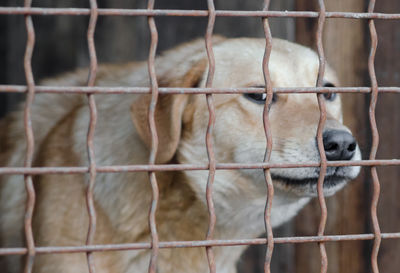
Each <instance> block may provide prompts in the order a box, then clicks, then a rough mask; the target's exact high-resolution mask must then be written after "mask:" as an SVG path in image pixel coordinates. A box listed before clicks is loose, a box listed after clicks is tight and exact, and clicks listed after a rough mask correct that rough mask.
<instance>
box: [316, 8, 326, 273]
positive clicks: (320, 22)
mask: <svg viewBox="0 0 400 273" xmlns="http://www.w3.org/2000/svg"><path fill="white" fill-rule="evenodd" d="M318 5H319V9H320V10H319V16H318V26H317V32H316V38H317V39H316V40H317V48H318V58H319V69H318V78H317V87H321V86H322V84H323V79H324V73H325V54H324V48H323V44H322V31H323V28H324V23H325V4H324V1H323V0H318ZM317 98H318V107H319V110H320V119H319V123H318V129H317V143H318V151H319V155H320V159H321V167H320V174H319V178H318V185H317V187H318V200H319V204H320V207H321V219H320V222H319V228H318V236H323V235H324V231H325V225H326V220H327V217H328V212H327V208H326V202H325V197H324V180H325V175H326V169H327V160H326V155H325V149H324V143H323V139H322V134H323V130H324V126H325V121H326V105H325V100H324V97H323V94H317ZM319 250H320V254H321V273H326V272H327V270H328V256H327V254H326V248H325V243H323V242H320V243H319Z"/></svg>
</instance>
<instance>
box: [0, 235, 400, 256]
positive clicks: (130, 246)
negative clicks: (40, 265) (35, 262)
mask: <svg viewBox="0 0 400 273" xmlns="http://www.w3.org/2000/svg"><path fill="white" fill-rule="evenodd" d="M373 239H374V234H348V235H325V236H299V237H278V238H274V243H276V244H293V243H316V242H340V241H357V240H373ZM382 239H400V232H392V233H382ZM266 243H267V239H266V238H258V239H231V240H201V241H170V242H159V247H160V248H189V247H206V246H240V245H263V244H266ZM150 248H151V244H150V243H127V244H107V245H90V246H42V247H35V251H36V254H56V253H58V254H62V253H78V252H99V251H123V250H139V249H150ZM26 253H27V249H26V248H24V247H16V248H0V256H1V255H24V254H26Z"/></svg>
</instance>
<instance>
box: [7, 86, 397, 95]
mask: <svg viewBox="0 0 400 273" xmlns="http://www.w3.org/2000/svg"><path fill="white" fill-rule="evenodd" d="M27 90H28V88H27V86H26V85H0V93H1V92H4V93H26V92H27ZM159 92H160V94H237V93H265V88H254V87H242V88H205V87H204V88H199V87H196V88H183V87H182V88H180V87H160V88H159ZM273 92H274V93H278V94H279V93H282V94H290V93H298V94H301V93H307V94H308V93H332V92H333V93H371V87H276V88H273ZM378 92H379V93H400V87H396V86H392V87H379V88H378ZM35 93H55V94H58V93H63V94H150V88H149V87H123V86H118V87H101V86H93V87H88V86H43V85H37V86H35Z"/></svg>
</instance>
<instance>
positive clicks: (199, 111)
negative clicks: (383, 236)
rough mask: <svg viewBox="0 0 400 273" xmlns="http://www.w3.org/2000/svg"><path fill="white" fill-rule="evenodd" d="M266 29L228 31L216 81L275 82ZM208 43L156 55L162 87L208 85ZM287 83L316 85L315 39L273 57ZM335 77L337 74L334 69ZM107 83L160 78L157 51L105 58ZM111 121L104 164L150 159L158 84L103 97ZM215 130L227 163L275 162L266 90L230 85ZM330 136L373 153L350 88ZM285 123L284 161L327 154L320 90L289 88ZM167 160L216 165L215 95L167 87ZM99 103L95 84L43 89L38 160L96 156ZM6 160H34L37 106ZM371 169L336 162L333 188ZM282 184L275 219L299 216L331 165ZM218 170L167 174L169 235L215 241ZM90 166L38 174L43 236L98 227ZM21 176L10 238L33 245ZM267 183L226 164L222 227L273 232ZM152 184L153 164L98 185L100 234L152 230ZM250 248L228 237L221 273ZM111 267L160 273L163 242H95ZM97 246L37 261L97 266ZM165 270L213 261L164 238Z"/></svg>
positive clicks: (280, 112) (76, 241) (163, 144)
mask: <svg viewBox="0 0 400 273" xmlns="http://www.w3.org/2000/svg"><path fill="white" fill-rule="evenodd" d="M264 47H265V41H264V40H262V39H250V38H241V39H226V40H225V39H223V38H216V39H215V41H214V54H215V62H216V66H215V67H216V70H215V76H214V80H213V87H223V88H227V87H260V86H264V84H265V83H264V77H263V72H262V59H263V54H264ZM207 63H208V62H207V57H206V53H205V50H204V41H202V40H196V41H194V42H191V43H188V44H185V45H183V46H180V47H177V48H175V49H173V50H170V51H167V52H166V53H165V54H164V55H163V56H160V57H158V59H157V61H156V71H157V77H158V82H159V85H160V86H164V87H204V86H205V81H206V76H207V71H208V65H207ZM269 67H270V73H271V79H272V83H273V86H274V87H307V86H314V85H315V82H316V78H317V73H318V57H317V55H316V54H315V53H314V52H313V51H312V50H310V49H308V48H305V47H302V46H300V45H296V44H293V43H290V42H287V41H283V40H279V39H274V40H273V49H272V53H271V58H270V63H269ZM86 77H87V71H86V70H79V71H76V72H73V73H69V74H65V75H63V76H61V77H58V78H55V79H50V80H46V81H44V82H43V84H45V85H78V86H80V85H85V83H86ZM325 81H326V84H327V85H331V84H335V83H336V82H337V80H336V78H335V75H334V73H333V71H332V70H331V69H330V68H329V67H327V70H326V73H325ZM96 85H99V86H149V77H148V72H147V64H146V63H129V64H126V65H105V66H100V67H99V71H98V74H97V82H96ZM95 97H96V102H97V108H98V122H97V126H96V133H95V138H94V139H95V154H96V163H97V165H98V166H104V165H128V164H129V165H134V164H146V163H147V162H148V157H149V146H150V145H151V141H150V139H151V137H150V131H149V128H148V118H147V115H148V105H149V102H150V96H149V95H96V96H95ZM213 97H214V103H215V108H216V124H215V129H214V132H213V135H212V137H213V142H214V149H215V156H216V160H217V162H219V163H221V162H225V163H227V162H231V163H232V162H236V163H256V162H262V161H263V157H264V153H265V149H266V139H265V134H264V129H263V121H262V112H263V105H264V102H265V94H244V95H243V94H233V95H232V94H216V95H214V96H213ZM324 97H325V100H326V107H327V122H326V125H325V128H324V136H323V140H324V146H325V150H326V156H327V158H328V160H357V159H360V152H359V149H358V146H357V143H356V141H355V140H354V138H353V137H352V135H351V133H350V131H349V130H348V129H347V128H346V127H345V126H344V125H342V112H341V102H340V97H339V96H338V95H336V94H326V95H325V96H324ZM269 116H270V122H271V130H272V134H273V150H272V158H271V161H272V162H287V163H296V162H305V161H307V162H309V161H314V162H317V161H319V152H318V148H317V144H316V129H317V124H318V120H319V116H320V112H319V108H318V103H317V98H316V95H315V94H290V95H287V94H279V95H276V94H275V95H274V99H273V102H272V105H271V108H270V112H269ZM155 118H156V126H157V130H158V135H159V141H160V143H159V149H158V153H157V156H156V162H157V163H159V164H167V163H179V164H199V163H202V164H207V162H208V160H207V151H206V147H205V131H206V127H207V123H208V110H207V103H206V100H205V97H204V95H189V94H180V95H160V96H159V101H158V104H157V108H156V116H155ZM88 123H89V110H88V106H87V99H86V96H84V95H71V94H57V95H54V94H37V95H36V99H35V103H34V106H33V109H32V127H33V129H34V134H35V141H36V152H35V157H34V166H87V165H88V160H87V153H86V134H87V130H88ZM0 130H1V136H0V140H1V143H0V145H1V146H0V147H1V153H0V164H1V166H22V165H23V160H24V154H25V137H24V127H23V113H22V111H16V112H15V113H13V114H11V115H9V116H8V117H7V118H6V119H5V120H3V121H2V123H1V126H0ZM358 172H359V167H329V168H328V169H327V175H326V179H325V183H324V193H325V195H331V194H333V193H335V192H336V191H337V190H339V189H340V188H342V187H343V186H344V185H345V184H346V182H348V181H349V180H351V179H353V178H355V177H356V176H357V174H358ZM271 175H272V178H273V182H274V186H275V196H274V200H273V208H272V216H271V223H272V226H273V227H276V226H278V225H280V224H282V223H284V222H285V221H287V220H289V219H290V218H292V217H293V216H294V215H296V213H297V212H298V211H299V209H301V208H302V207H303V206H304V205H305V204H306V203H307V202H308V201H309V200H310V198H311V197H313V196H316V195H317V190H316V183H317V179H318V176H319V168H293V169H272V170H271ZM207 176H208V171H175V172H172V171H168V172H157V180H158V185H159V190H160V199H159V205H158V209H157V229H158V234H159V236H160V240H161V241H179V240H203V239H204V238H205V234H206V231H207V227H208V210H207V205H206V198H205V196H206V195H205V190H206V182H207ZM87 178H88V177H87V175H83V174H57V175H40V176H39V175H38V176H35V177H34V185H35V190H36V194H37V202H36V205H35V211H34V216H33V217H34V218H33V229H34V237H35V243H36V245H37V246H78V245H84V244H85V241H86V235H87V230H88V214H87V209H86V203H85V191H86V186H87V180H88V179H87ZM22 180H23V179H22V178H21V176H2V177H1V181H0V187H1V189H0V190H1V191H0V194H1V196H0V197H1V198H0V242H1V244H2V246H3V247H5V246H6V247H16V246H23V245H24V236H23V218H24V208H25V189H24V183H23V181H22ZM266 192H267V190H266V186H265V178H264V175H263V170H259V169H257V170H218V171H217V172H216V176H215V182H214V187H213V198H214V203H215V211H216V215H217V223H216V228H215V236H214V237H215V238H216V239H233V238H254V237H256V236H258V235H260V234H261V233H262V232H264V217H263V214H264V206H265V201H266ZM151 196H152V191H151V187H150V183H149V178H148V174H147V173H146V172H122V173H99V174H98V175H97V179H96V184H95V188H94V202H95V207H96V212H97V229H96V234H95V242H94V243H95V244H108V243H128V242H130V243H131V242H149V241H150V234H149V227H148V208H149V206H150V202H151ZM243 248H244V247H243V246H238V247H215V248H214V252H215V259H216V265H217V271H218V272H221V273H225V272H235V271H236V269H235V267H236V262H237V260H238V258H239V256H240V254H241V253H242V251H243ZM93 255H94V261H95V264H96V266H97V272H100V273H102V272H110V273H111V272H112V273H117V272H146V270H147V267H148V263H149V257H150V251H149V250H134V251H116V252H97V253H94V254H93ZM22 261H23V260H22V259H21V258H19V257H16V256H15V257H11V256H9V257H1V260H0V267H1V268H2V272H19V270H20V269H21V267H22V265H23V262H22ZM87 271H88V269H87V263H86V255H85V254H84V253H77V254H46V255H37V256H36V258H35V262H34V272H35V273H50V272H57V273H67V272H68V273H72V272H73V273H75V272H87ZM157 272H158V273H167V272H168V273H171V272H176V273H177V272H187V273H190V272H208V263H207V258H206V252H205V250H204V248H186V249H160V251H159V256H158V269H157Z"/></svg>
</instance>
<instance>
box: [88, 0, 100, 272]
mask: <svg viewBox="0 0 400 273" xmlns="http://www.w3.org/2000/svg"><path fill="white" fill-rule="evenodd" d="M90 8H91V9H90V20H89V26H88V32H87V41H88V48H89V57H90V70H89V76H88V84H87V85H88V86H89V87H92V86H94V84H95V81H96V73H97V56H96V48H95V44H94V32H95V28H96V23H97V17H98V11H97V1H96V0H90ZM87 97H88V104H89V110H90V121H89V128H88V133H87V139H86V146H87V153H88V160H89V183H88V186H87V190H86V205H87V209H88V214H89V227H88V233H87V237H86V245H91V244H93V241H94V235H95V233H96V222H97V221H96V210H95V207H94V200H93V189H94V184H95V181H96V158H95V153H94V134H95V128H96V123H97V108H96V101H95V98H94V94H88V95H87ZM86 258H87V263H88V269H89V273H95V272H96V268H95V264H94V259H93V255H92V253H91V252H86Z"/></svg>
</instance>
